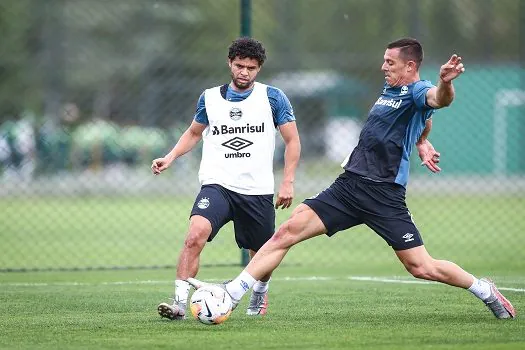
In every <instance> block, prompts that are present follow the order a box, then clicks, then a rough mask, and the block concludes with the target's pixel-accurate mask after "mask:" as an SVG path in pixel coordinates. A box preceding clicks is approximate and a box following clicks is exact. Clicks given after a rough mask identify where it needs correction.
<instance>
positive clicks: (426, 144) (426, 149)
mask: <svg viewBox="0 0 525 350" xmlns="http://www.w3.org/2000/svg"><path fill="white" fill-rule="evenodd" d="M416 147H417V151H418V153H419V158H421V165H424V166H426V167H427V168H428V170H430V171H431V172H433V173H439V172H440V171H441V168H440V167H439V166H438V165H437V164H438V163H439V157H440V156H441V154H440V153H439V152H437V151H436V150H435V149H434V146H432V144H431V143H430V141H428V140H425V141H423V142H421V143H418V144H416Z"/></svg>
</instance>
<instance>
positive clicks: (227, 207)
mask: <svg viewBox="0 0 525 350" xmlns="http://www.w3.org/2000/svg"><path fill="white" fill-rule="evenodd" d="M193 215H200V216H203V217H205V218H206V219H208V220H209V221H210V222H211V228H212V231H211V234H210V237H209V238H208V242H211V241H212V240H213V238H215V236H216V235H217V232H219V230H220V228H221V227H223V226H224V225H225V224H227V223H228V222H230V221H233V226H234V230H235V240H236V241H237V245H238V246H239V248H245V249H251V250H254V251H258V250H259V249H260V248H261V247H262V246H263V244H264V243H266V241H267V240H269V239H270V237H272V235H273V232H274V231H275V209H274V207H273V194H268V195H254V196H250V195H245V194H240V193H237V192H233V191H230V190H228V189H226V188H224V187H222V186H220V185H204V186H202V187H201V191H200V192H199V194H198V195H197V198H196V199H195V204H193V209H192V210H191V215H190V217H191V216H193Z"/></svg>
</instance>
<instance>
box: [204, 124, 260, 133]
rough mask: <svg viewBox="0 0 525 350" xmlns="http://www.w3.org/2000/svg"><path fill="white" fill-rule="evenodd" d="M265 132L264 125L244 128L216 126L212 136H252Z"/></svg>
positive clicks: (245, 126) (248, 125) (244, 126)
mask: <svg viewBox="0 0 525 350" xmlns="http://www.w3.org/2000/svg"><path fill="white" fill-rule="evenodd" d="M260 132H264V123H262V124H261V125H250V124H246V125H243V126H229V125H218V126H217V125H214V126H213V129H212V135H224V134H252V133H260Z"/></svg>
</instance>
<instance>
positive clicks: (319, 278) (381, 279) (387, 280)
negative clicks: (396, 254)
mask: <svg viewBox="0 0 525 350" xmlns="http://www.w3.org/2000/svg"><path fill="white" fill-rule="evenodd" d="M224 280H225V279H207V280H206V281H210V282H222V281H224ZM272 280H273V281H285V282H286V281H337V280H351V281H358V282H360V281H362V282H378V283H400V284H429V285H438V284H439V283H437V282H431V281H419V280H415V279H401V278H395V277H394V276H393V277H390V278H385V277H370V276H348V277H340V278H337V277H323V276H306V277H280V278H272ZM137 284H149V285H163V284H173V281H155V280H144V281H116V282H100V283H85V282H49V283H40V282H34V283H33V282H6V283H0V286H2V285H3V286H13V287H48V286H73V287H74V286H95V285H97V286H99V285H103V286H118V285H137ZM498 289H499V290H508V291H512V292H519V293H525V289H524V288H510V287H498Z"/></svg>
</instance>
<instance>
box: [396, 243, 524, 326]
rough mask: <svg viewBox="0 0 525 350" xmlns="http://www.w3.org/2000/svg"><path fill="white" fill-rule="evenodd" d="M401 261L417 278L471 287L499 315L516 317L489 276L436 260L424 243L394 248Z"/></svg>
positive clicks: (513, 310) (510, 305)
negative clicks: (406, 247) (476, 274)
mask: <svg viewBox="0 0 525 350" xmlns="http://www.w3.org/2000/svg"><path fill="white" fill-rule="evenodd" d="M395 252H396V255H397V257H398V258H399V260H400V261H401V262H402V263H403V265H404V266H405V268H406V269H407V271H408V272H410V273H411V274H412V275H413V276H414V277H416V278H421V279H425V280H430V281H436V282H441V283H446V284H448V285H451V286H455V287H460V288H464V289H468V290H469V291H471V292H472V293H473V294H474V295H475V296H476V297H478V298H479V299H481V300H482V301H483V302H484V303H485V305H487V306H488V308H489V309H490V310H491V311H492V313H493V314H494V316H496V317H497V318H500V319H501V318H514V317H515V315H516V311H515V309H514V307H513V306H512V304H511V303H510V302H509V301H508V300H507V299H506V298H505V297H504V296H503V295H502V294H501V293H500V292H499V291H498V289H497V288H496V286H495V285H494V283H493V282H492V281H490V280H488V279H484V278H482V279H477V278H476V277H474V276H473V275H471V274H470V273H468V272H466V271H465V270H463V269H462V268H461V267H459V266H458V265H456V264H455V263H453V262H450V261H446V260H437V259H434V258H432V257H431V256H430V254H428V252H427V250H426V248H425V246H419V247H415V248H410V249H405V250H397V251H395Z"/></svg>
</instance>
